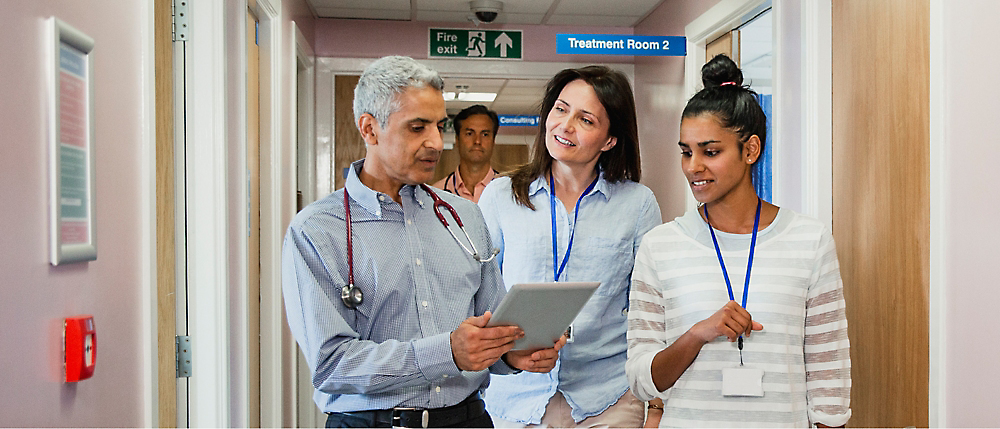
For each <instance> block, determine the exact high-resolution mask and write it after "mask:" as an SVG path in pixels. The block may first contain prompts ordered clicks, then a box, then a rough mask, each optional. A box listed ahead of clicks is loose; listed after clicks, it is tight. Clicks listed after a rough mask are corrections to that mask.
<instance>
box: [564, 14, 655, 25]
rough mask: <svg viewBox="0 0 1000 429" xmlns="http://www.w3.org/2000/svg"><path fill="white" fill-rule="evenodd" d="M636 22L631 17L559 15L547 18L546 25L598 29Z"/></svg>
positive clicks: (635, 19)
mask: <svg viewBox="0 0 1000 429" xmlns="http://www.w3.org/2000/svg"><path fill="white" fill-rule="evenodd" d="M637 20H638V18H636V17H631V16H601V15H560V14H554V15H552V16H550V17H549V21H548V22H546V24H548V25H573V26H584V27H586V26H595V27H596V26H600V27H631V26H633V25H634V24H635V22H636V21H637Z"/></svg>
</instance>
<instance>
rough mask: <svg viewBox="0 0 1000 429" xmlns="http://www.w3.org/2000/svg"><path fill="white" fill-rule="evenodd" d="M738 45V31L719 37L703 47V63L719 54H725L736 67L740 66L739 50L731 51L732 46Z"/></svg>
mask: <svg viewBox="0 0 1000 429" xmlns="http://www.w3.org/2000/svg"><path fill="white" fill-rule="evenodd" d="M739 45H740V31H739V30H732V31H729V32H727V33H726V34H723V35H722V36H719V37H718V38H717V39H715V40H713V41H711V42H708V44H706V45H705V62H706V63H707V62H708V61H711V60H712V58H713V57H715V56H716V55H719V54H726V56H727V57H729V58H731V59H732V60H733V62H735V63H736V65H737V66H739V65H740V50H739V49H733V47H734V46H739Z"/></svg>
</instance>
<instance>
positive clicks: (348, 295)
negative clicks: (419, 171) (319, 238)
mask: <svg viewBox="0 0 1000 429" xmlns="http://www.w3.org/2000/svg"><path fill="white" fill-rule="evenodd" d="M420 188H421V189H423V190H424V192H426V193H427V195H429V196H430V197H431V199H432V200H434V214H435V215H436V216H437V218H438V220H439V221H441V224H442V225H444V229H446V230H447V231H448V233H449V234H451V237H452V238H454V239H455V242H456V243H458V245H459V246H462V250H464V251H465V253H468V254H469V255H470V256H472V259H475V260H476V261H477V262H479V263H481V264H485V263H487V262H490V261H492V260H493V259H494V258H496V256H497V254H499V253H500V249H494V250H493V251H492V252H490V256H489V257H488V258H483V257H482V256H480V255H479V249H476V243H475V242H473V241H472V237H470V236H469V233H468V232H467V231H466V230H465V225H464V224H463V223H462V218H461V217H460V216H459V215H458V212H457V211H455V208H454V207H452V206H451V204H448V203H446V202H445V201H444V200H442V199H441V198H440V197H438V196H437V194H436V193H434V191H431V188H430V187H429V186H427V185H424V184H420ZM348 198H349V195H348V193H347V188H344V213H345V216H344V220H345V221H346V222H347V282H348V283H347V285H345V286H344V287H343V288H341V289H340V299H341V300H343V301H344V305H345V306H347V308H352V309H354V308H358V306H359V305H361V303H362V302H364V300H365V296H364V293H363V292H361V288H359V287H357V286H355V285H354V246H353V241H352V240H351V205H350V203H349V200H348ZM441 207H444V208H445V210H448V212H449V213H451V217H452V219H454V220H455V223H456V224H457V225H458V228H459V229H461V230H462V233H463V234H465V238H466V239H467V240H469V245H470V246H471V247H472V250H469V248H468V247H466V246H465V243H462V240H459V238H458V236H457V235H455V232H454V231H452V230H451V228H449V227H448V220H447V219H445V217H444V214H443V213H441Z"/></svg>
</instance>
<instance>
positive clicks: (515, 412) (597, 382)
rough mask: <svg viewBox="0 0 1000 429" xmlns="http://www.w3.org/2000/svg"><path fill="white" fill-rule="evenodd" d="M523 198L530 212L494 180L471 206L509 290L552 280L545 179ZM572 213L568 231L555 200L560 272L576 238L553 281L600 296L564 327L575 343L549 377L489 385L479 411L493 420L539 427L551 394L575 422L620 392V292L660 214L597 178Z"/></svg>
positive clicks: (623, 382)
mask: <svg viewBox="0 0 1000 429" xmlns="http://www.w3.org/2000/svg"><path fill="white" fill-rule="evenodd" d="M528 193H529V195H530V196H531V202H532V204H534V205H535V210H534V211H533V210H531V209H529V208H527V207H524V206H521V205H519V204H517V203H516V202H514V199H513V194H512V192H511V187H510V178H508V177H501V178H498V179H494V180H493V181H492V182H490V184H489V186H487V187H486V190H484V191H483V195H482V197H480V199H479V207H480V208H481V209H482V210H483V216H484V217H485V218H486V225H487V226H488V227H489V231H490V237H492V239H493V245H494V246H495V247H497V248H499V249H501V253H500V254H499V255H498V256H497V257H498V259H500V260H501V261H500V264H501V269H502V270H503V279H504V282H505V283H506V286H507V287H508V288H510V287H511V286H513V285H515V284H518V283H535V282H551V281H552V278H553V275H554V274H553V270H552V220H551V215H550V211H549V182H548V180H547V178H539V179H537V180H535V181H534V182H533V183H532V184H531V185H529V187H528ZM557 198H558V196H557ZM574 203H575V201H574ZM579 212H580V213H579V218H578V219H577V221H576V224H575V225H574V224H573V213H572V212H567V210H566V207H565V206H563V204H562V203H561V202H560V201H559V200H558V199H557V200H556V225H557V228H556V229H557V237H558V247H559V249H558V258H559V263H560V264H561V263H562V260H563V257H564V255H565V254H566V245H567V244H568V243H569V234H570V232H571V231H572V230H573V229H574V228H575V229H576V235H575V237H574V238H573V249H572V253H571V254H570V258H569V262H567V264H566V269H565V271H563V272H562V276H561V277H560V278H559V281H599V282H601V286H600V287H599V288H598V289H597V292H595V293H594V295H593V296H591V298H590V300H589V301H588V302H587V304H586V305H585V306H584V307H583V310H582V311H581V312H580V314H579V315H578V316H577V317H576V320H575V321H574V322H573V334H574V341H573V342H572V343H569V344H566V346H565V347H564V348H563V349H562V350H561V351H560V352H559V361H558V363H557V364H556V367H555V369H553V370H552V372H550V373H547V374H539V373H529V372H522V373H519V374H516V375H503V376H497V377H493V381H492V383H491V385H490V387H489V389H487V390H486V408H487V409H488V410H489V412H490V415H492V416H494V417H500V418H502V419H504V420H508V421H515V422H520V423H533V424H538V423H540V422H541V419H542V415H544V414H545V406H546V405H548V402H549V399H550V398H551V397H552V395H555V393H556V390H557V389H558V390H559V391H561V392H562V393H563V396H565V397H566V402H568V403H569V405H570V406H571V407H572V409H573V410H572V413H571V414H572V416H573V419H574V420H575V421H577V422H579V421H581V420H583V419H585V418H587V417H590V416H595V415H597V414H600V413H601V412H603V411H604V410H605V409H607V408H608V407H610V406H611V405H614V403H615V402H617V401H618V399H619V398H621V396H622V395H624V394H625V392H626V391H627V390H628V386H629V385H628V379H626V377H625V351H626V343H625V331H626V328H627V320H628V314H627V311H626V308H627V306H628V287H629V285H630V284H631V275H632V265H633V264H634V263H635V255H636V252H637V251H638V249H639V243H640V241H641V240H642V236H643V235H644V234H646V232H648V231H649V230H650V229H652V228H653V227H655V226H657V225H659V224H660V223H661V222H662V221H661V219H660V206H659V205H657V203H656V197H654V196H653V192H652V191H650V190H649V188H647V187H645V186H643V185H641V184H639V183H636V182H632V181H623V182H619V183H609V182H608V181H606V180H604V175H603V174H602V175H601V177H600V178H599V179H598V181H597V184H596V185H595V186H594V189H593V190H592V191H591V192H590V193H589V194H587V195H586V196H584V197H583V201H581V203H580V210H579Z"/></svg>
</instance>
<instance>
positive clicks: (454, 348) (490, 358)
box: [451, 311, 524, 371]
mask: <svg viewBox="0 0 1000 429" xmlns="http://www.w3.org/2000/svg"><path fill="white" fill-rule="evenodd" d="M491 316H492V314H491V313H490V312H489V311H487V312H486V313H485V314H483V315H482V316H477V317H470V318H468V319H465V321H463V322H462V324H461V325H458V328H457V329H455V330H454V331H452V333H451V355H452V357H453V358H454V359H455V365H456V366H458V369H460V370H462V371H482V370H484V369H486V368H489V367H490V365H493V364H494V363H495V362H496V361H497V360H499V359H500V357H501V356H503V354H504V353H507V352H508V351H510V349H511V348H513V347H514V341H515V340H517V339H519V338H521V337H523V336H524V331H522V330H521V328H519V327H517V326H493V327H490V328H487V327H486V324H487V323H489V321H490V317H491Z"/></svg>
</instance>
